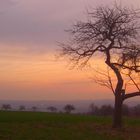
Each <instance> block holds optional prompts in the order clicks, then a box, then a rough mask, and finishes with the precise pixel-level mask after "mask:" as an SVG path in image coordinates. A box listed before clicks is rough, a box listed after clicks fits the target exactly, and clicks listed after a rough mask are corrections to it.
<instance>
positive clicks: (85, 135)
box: [0, 111, 140, 140]
mask: <svg viewBox="0 0 140 140" xmlns="http://www.w3.org/2000/svg"><path fill="white" fill-rule="evenodd" d="M124 120H125V121H124V124H125V125H124V128H123V129H121V130H113V129H112V128H111V121H112V119H111V117H96V116H86V115H70V114H62V113H61V114H57V113H43V112H12V111H9V112H7V111H6V112H4V111H1V112H0V140H139V139H140V119H139V118H124Z"/></svg>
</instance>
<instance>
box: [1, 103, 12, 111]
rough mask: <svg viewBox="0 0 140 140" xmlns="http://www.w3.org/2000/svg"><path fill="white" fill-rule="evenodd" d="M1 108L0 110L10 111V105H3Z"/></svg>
mask: <svg viewBox="0 0 140 140" xmlns="http://www.w3.org/2000/svg"><path fill="white" fill-rule="evenodd" d="M1 108H2V110H10V109H12V107H11V105H10V104H3V105H2V107H1Z"/></svg>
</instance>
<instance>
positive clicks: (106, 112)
mask: <svg viewBox="0 0 140 140" xmlns="http://www.w3.org/2000/svg"><path fill="white" fill-rule="evenodd" d="M99 113H100V115H102V116H110V115H112V114H113V107H112V106H111V105H102V106H101V108H100V109H99Z"/></svg>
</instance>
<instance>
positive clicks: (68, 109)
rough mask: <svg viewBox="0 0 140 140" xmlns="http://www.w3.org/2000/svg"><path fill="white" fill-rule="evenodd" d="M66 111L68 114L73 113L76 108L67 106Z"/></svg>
mask: <svg viewBox="0 0 140 140" xmlns="http://www.w3.org/2000/svg"><path fill="white" fill-rule="evenodd" d="M64 110H65V111H66V113H71V111H73V110H75V107H74V106H73V105H71V104H67V105H66V106H65V107H64Z"/></svg>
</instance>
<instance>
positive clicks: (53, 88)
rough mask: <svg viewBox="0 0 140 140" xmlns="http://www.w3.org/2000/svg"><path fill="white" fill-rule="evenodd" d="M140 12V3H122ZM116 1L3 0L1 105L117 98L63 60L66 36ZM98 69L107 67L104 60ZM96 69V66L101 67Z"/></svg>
mask: <svg viewBox="0 0 140 140" xmlns="http://www.w3.org/2000/svg"><path fill="white" fill-rule="evenodd" d="M116 2H118V3H122V4H124V5H130V6H134V7H136V8H140V1H139V0H133V1H131V0H116ZM111 4H113V0H57V1H56V0H0V99H1V100H2V99H6V100H90V99H93V100H94V99H109V98H113V95H112V93H111V92H110V91H109V90H108V89H106V88H105V87H100V86H99V85H97V84H96V83H94V82H93V81H92V80H91V75H92V72H91V71H89V70H88V69H84V70H79V69H72V70H71V69H70V68H69V66H68V63H67V61H66V60H64V59H60V60H57V59H56V57H55V56H56V55H57V53H58V50H59V46H58V42H63V41H65V40H67V39H68V34H67V33H66V32H65V31H64V30H65V29H69V28H70V27H71V25H72V24H73V23H74V22H75V21H76V20H82V19H84V18H85V17H86V9H87V8H89V7H90V8H91V7H96V6H99V5H111ZM97 64H98V65H101V66H104V64H103V63H102V62H100V60H98V61H97ZM97 64H96V65H97Z"/></svg>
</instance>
